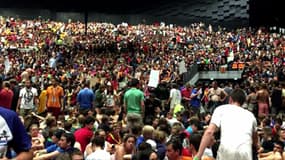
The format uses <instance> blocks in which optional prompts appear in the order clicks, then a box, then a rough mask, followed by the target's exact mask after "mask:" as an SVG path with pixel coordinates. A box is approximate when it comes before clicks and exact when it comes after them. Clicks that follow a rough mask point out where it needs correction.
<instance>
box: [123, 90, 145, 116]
mask: <svg viewBox="0 0 285 160" xmlns="http://www.w3.org/2000/svg"><path fill="white" fill-rule="evenodd" d="M143 100H144V94H143V92H142V91H141V90H139V89H136V88H131V89H129V90H128V91H127V92H126V93H125V95H124V103H125V105H126V107H127V113H137V114H141V111H142V110H141V102H142V101H143Z"/></svg>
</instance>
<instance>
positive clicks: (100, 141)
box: [86, 136, 111, 160]
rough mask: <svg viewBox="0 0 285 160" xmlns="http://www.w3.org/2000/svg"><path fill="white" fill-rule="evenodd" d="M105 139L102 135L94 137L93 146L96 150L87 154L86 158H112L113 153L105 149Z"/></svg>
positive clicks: (87, 159)
mask: <svg viewBox="0 0 285 160" xmlns="http://www.w3.org/2000/svg"><path fill="white" fill-rule="evenodd" d="M104 146H105V140H104V138H103V137H101V136H97V137H94V139H93V140H92V147H93V149H94V150H95V151H94V152H93V153H91V154H90V155H88V156H87V158H86V160H110V159H111V155H110V153H109V152H107V151H105V150H104Z"/></svg>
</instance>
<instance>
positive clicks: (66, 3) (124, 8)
mask: <svg viewBox="0 0 285 160" xmlns="http://www.w3.org/2000/svg"><path fill="white" fill-rule="evenodd" d="M178 1H183V0H176V1H173V0H139V1H135V0H115V1H114V0H101V1H98V0H38V1H35V0H8V1H5V2H1V3H0V7H5V8H31V9H33V8H35V9H39V8H42V9H52V10H64V11H85V10H87V11H96V12H108V13H133V12H138V11H140V10H148V9H155V8H156V7H159V6H161V5H164V4H171V3H177V2H178Z"/></svg>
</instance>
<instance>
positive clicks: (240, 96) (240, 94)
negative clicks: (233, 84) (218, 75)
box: [230, 88, 246, 105]
mask: <svg viewBox="0 0 285 160" xmlns="http://www.w3.org/2000/svg"><path fill="white" fill-rule="evenodd" d="M230 97H231V98H232V100H233V101H234V102H237V103H239V104H240V105H243V103H244V102H245V100H246V96H245V93H244V91H243V90H242V89H239V88H238V89H234V90H233V91H232V93H231V95H230Z"/></svg>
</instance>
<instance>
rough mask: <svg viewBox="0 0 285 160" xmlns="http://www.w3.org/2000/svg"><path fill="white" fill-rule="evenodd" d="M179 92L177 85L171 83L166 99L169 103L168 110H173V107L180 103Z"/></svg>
mask: <svg viewBox="0 0 285 160" xmlns="http://www.w3.org/2000/svg"><path fill="white" fill-rule="evenodd" d="M181 99H182V96H181V92H180V91H179V90H178V85H177V84H173V85H172V89H171V90H170V96H169V99H168V103H170V110H171V111H173V110H174V107H175V106H176V105H178V104H181Z"/></svg>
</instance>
